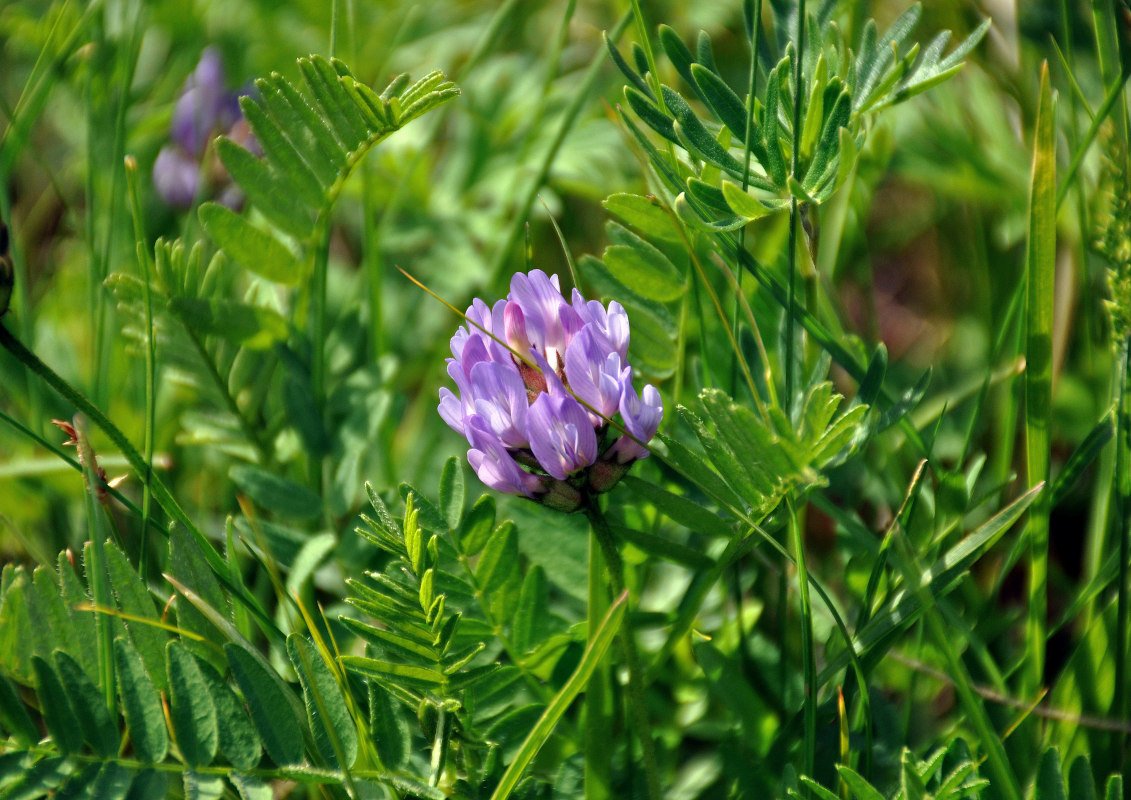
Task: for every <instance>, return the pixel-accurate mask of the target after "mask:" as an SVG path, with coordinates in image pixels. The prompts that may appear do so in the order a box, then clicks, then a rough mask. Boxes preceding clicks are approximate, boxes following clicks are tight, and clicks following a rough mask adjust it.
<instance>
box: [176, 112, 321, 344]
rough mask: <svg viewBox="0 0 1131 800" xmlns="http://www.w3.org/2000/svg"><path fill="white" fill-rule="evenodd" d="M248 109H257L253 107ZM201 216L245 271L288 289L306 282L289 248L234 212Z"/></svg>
mask: <svg viewBox="0 0 1131 800" xmlns="http://www.w3.org/2000/svg"><path fill="white" fill-rule="evenodd" d="M245 100H246V98H245ZM245 105H252V106H254V103H250V102H248V103H245ZM198 215H199V217H200V224H201V225H203V226H204V230H205V231H206V232H207V233H208V235H209V236H211V237H212V240H213V241H215V242H216V244H217V245H219V246H220V247H222V248H224V252H225V253H227V254H228V255H229V256H230V257H231V258H232V260H234V261H235V262H236V263H238V264H239V265H240V266H242V267H243V268H244V269H246V270H249V271H251V272H254V273H255V274H256V275H259V276H261V277H263V278H266V279H267V280H269V281H274V282H275V283H281V284H284V285H287V286H294V285H297V284H299V283H301V282H302V281H303V280H304V279H305V278H306V273H307V269H306V267H305V266H304V265H302V264H301V263H299V261H298V259H296V258H295V257H294V255H292V254H291V251H290V250H289V249H288V248H287V246H286V245H284V244H283V243H282V242H280V241H279V240H278V239H276V238H275V237H274V236H272V235H271V234H269V233H267V232H265V231H262V230H260V229H259V228H256V227H254V226H253V225H251V223H249V222H247V220H245V219H244V218H243V217H241V216H239V215H238V214H236V213H235V212H234V211H231V210H230V209H228V208H225V207H224V206H222V205H220V204H219V203H205V204H204V205H202V206H201V207H200V211H199V212H198ZM225 322H228V320H225Z"/></svg>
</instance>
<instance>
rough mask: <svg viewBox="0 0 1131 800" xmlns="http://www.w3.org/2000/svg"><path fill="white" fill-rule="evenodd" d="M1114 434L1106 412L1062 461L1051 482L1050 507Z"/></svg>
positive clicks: (1061, 499)
mask: <svg viewBox="0 0 1131 800" xmlns="http://www.w3.org/2000/svg"><path fill="white" fill-rule="evenodd" d="M1114 435H1115V423H1114V421H1113V420H1112V417H1111V415H1110V414H1108V415H1106V416H1105V417H1104V418H1103V419H1101V420H1100V421H1099V422H1097V423H1096V426H1095V427H1094V428H1092V430H1091V431H1089V432H1088V435H1087V436H1085V437H1084V441H1082V442H1080V444H1079V445H1078V446H1077V447H1076V449H1075V450H1073V451H1072V455H1070V456H1069V457H1068V460H1067V461H1066V462H1064V466H1063V467H1062V468H1061V470H1060V474H1059V475H1057V476H1056V480H1054V481H1053V484H1052V501H1051V504H1050V507H1051V508H1056V506H1058V505H1060V503H1061V502H1063V500H1064V498H1065V497H1067V496H1068V493H1069V492H1070V491H1072V488H1073V487H1074V486H1075V485H1076V482H1077V481H1078V480H1080V476H1081V475H1082V474H1083V473H1084V470H1086V469H1087V468H1088V465H1090V464H1091V463H1092V462H1093V461H1094V460H1095V458H1096V456H1098V455H1099V454H1100V451H1102V450H1103V448H1104V445H1106V444H1107V443H1108V441H1109V440H1110V439H1111V437H1112V436H1114Z"/></svg>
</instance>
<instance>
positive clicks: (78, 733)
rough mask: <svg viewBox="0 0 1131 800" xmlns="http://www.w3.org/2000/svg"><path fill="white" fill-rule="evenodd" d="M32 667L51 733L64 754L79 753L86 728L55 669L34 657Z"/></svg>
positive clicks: (37, 693)
mask: <svg viewBox="0 0 1131 800" xmlns="http://www.w3.org/2000/svg"><path fill="white" fill-rule="evenodd" d="M31 667H32V672H33V673H34V675H35V693H36V695H37V696H38V697H39V710H40V713H42V714H43V721H44V722H45V723H46V724H47V732H48V733H50V734H51V738H52V739H53V740H54V741H55V745H56V747H58V748H59V750H60V751H62V752H63V753H68V754H69V753H77V752H78V751H79V750H80V749H81V748H82V728H81V727H80V726H79V721H78V717H76V716H75V712H74V710H73V709H72V708H71V702H70V701H69V700H68V699H67V693H66V692H65V691H64V690H63V684H62V683H60V682H59V677H58V675H57V674H56V672H55V669H54V667H52V666H51V664H50V663H49V662H47V661H45V660H44V659H42V658H40V657H39V656H32V657H31Z"/></svg>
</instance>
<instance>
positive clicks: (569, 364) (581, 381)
mask: <svg viewBox="0 0 1131 800" xmlns="http://www.w3.org/2000/svg"><path fill="white" fill-rule="evenodd" d="M603 338H604V337H601V336H600V334H597V333H595V332H594V329H593V326H592V325H586V326H585V327H584V328H582V330H581V332H580V333H579V334H577V336H575V337H574V339H573V341H572V342H570V345H569V347H568V348H566V357H565V373H566V380H568V381H569V387H570V389H572V390H573V392H574V394H576V395H577V396H578V397H579V398H581V399H582V400H584V401H585V402H586V403H588V404H589V405H590V406H592V407H593V409H595V410H596V411H597V413H598V414H599V415H600V416H594V415H593V414H592V413H590V420H591V422H592V424H593V425H596V426H600V425H603V424H604V422H605V421H604V420H603V419H602V418H601V417H611V416H612V415H613V414H615V413H617V408H618V406H619V404H620V397H621V360H620V356H619V355H618V354H616V353H610V352H608V350H607V349H606V348H605V347H602V346H601V345H602V344H605V345H607V342H603V341H601V340H603Z"/></svg>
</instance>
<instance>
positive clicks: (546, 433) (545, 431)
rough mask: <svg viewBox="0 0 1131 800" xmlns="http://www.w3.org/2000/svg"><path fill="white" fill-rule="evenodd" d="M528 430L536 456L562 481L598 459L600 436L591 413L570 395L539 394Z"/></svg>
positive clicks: (529, 415)
mask: <svg viewBox="0 0 1131 800" xmlns="http://www.w3.org/2000/svg"><path fill="white" fill-rule="evenodd" d="M527 431H528V433H529V434H530V449H531V451H532V452H533V453H534V457H535V458H536V459H538V463H539V464H540V465H541V466H542V468H543V469H544V470H546V472H548V473H549V474H550V475H552V476H553V477H555V478H557V479H558V480H565V479H566V478H568V477H569V476H570V475H571V474H573V473H574V472H577V471H578V470H579V469H581V468H583V467H587V466H589V465H590V464H592V463H593V462H594V461H596V460H597V434H596V433H595V432H594V431H593V425H592V423H591V422H590V421H589V414H588V413H587V412H586V411H585V409H584V408H582V407H581V405H580V404H579V403H578V402H577V401H576V400H574V399H573V398H572V397H570V396H569V395H565V394H541V395H539V396H538V397H537V398H536V399H535V400H534V402H533V403H532V404H531V406H530V411H529V413H528V414H527Z"/></svg>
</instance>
